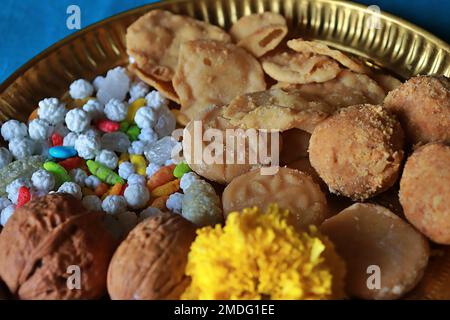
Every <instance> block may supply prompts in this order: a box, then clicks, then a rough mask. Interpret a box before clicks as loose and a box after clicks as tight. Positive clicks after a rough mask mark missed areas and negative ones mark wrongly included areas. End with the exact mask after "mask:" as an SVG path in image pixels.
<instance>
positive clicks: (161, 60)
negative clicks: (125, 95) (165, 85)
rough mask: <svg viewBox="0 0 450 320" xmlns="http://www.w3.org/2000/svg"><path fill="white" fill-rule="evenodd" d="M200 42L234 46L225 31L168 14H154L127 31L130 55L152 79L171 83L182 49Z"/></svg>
mask: <svg viewBox="0 0 450 320" xmlns="http://www.w3.org/2000/svg"><path fill="white" fill-rule="evenodd" d="M196 39H214V40H219V41H226V42H230V41H231V38H230V36H229V35H228V34H227V33H226V32H225V31H224V30H222V29H221V28H219V27H217V26H213V25H211V24H209V23H207V22H203V21H199V20H195V19H193V18H190V17H188V16H182V15H176V14H173V13H171V12H169V11H165V10H152V11H150V12H149V13H147V14H145V15H143V16H142V17H140V18H139V19H137V20H136V21H135V22H133V23H132V24H131V25H130V26H129V27H128V29H127V34H126V46H127V53H128V55H129V56H131V57H132V58H133V59H134V60H135V63H136V65H137V67H138V68H139V69H140V70H141V71H142V72H143V73H144V74H147V75H149V76H150V77H153V78H156V79H157V80H160V81H165V82H167V81H168V82H170V81H171V80H172V78H173V75H174V74H175V68H176V66H177V63H178V55H179V49H180V45H181V44H182V43H183V42H186V41H190V40H196Z"/></svg>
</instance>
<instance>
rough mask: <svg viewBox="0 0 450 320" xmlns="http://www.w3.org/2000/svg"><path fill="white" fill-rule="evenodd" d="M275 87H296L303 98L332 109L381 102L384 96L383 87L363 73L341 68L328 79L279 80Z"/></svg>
mask: <svg viewBox="0 0 450 320" xmlns="http://www.w3.org/2000/svg"><path fill="white" fill-rule="evenodd" d="M275 87H277V88H283V87H284V88H286V89H296V90H298V91H299V92H300V94H302V95H303V96H304V98H305V99H309V100H311V101H318V102H322V103H327V104H328V105H329V106H330V108H331V109H332V110H333V112H334V111H336V110H339V109H340V108H344V107H349V106H353V105H356V104H363V103H370V104H382V103H383V100H384V98H385V96H386V93H385V92H384V90H383V88H382V87H380V85H378V83H377V82H375V81H374V80H372V79H371V78H369V77H368V76H367V75H365V74H360V73H355V72H352V71H350V70H342V71H341V72H340V73H339V74H338V76H337V77H336V78H335V79H333V80H330V81H326V82H322V83H308V84H287V83H283V82H280V83H278V84H276V85H275Z"/></svg>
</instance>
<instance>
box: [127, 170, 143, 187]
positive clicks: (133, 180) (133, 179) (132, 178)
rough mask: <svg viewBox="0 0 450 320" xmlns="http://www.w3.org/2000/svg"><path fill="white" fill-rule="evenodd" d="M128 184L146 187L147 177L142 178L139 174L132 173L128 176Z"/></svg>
mask: <svg viewBox="0 0 450 320" xmlns="http://www.w3.org/2000/svg"><path fill="white" fill-rule="evenodd" d="M127 182H128V184H129V185H132V184H140V185H145V177H144V176H141V175H140V174H137V173H132V174H130V175H129V176H128V181H127Z"/></svg>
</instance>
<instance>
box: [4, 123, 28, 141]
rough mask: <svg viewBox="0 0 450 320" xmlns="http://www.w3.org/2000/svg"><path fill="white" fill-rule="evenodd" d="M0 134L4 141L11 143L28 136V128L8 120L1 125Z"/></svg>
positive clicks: (23, 124)
mask: <svg viewBox="0 0 450 320" xmlns="http://www.w3.org/2000/svg"><path fill="white" fill-rule="evenodd" d="M1 133H2V137H3V139H5V141H11V140H13V139H21V138H25V137H26V136H28V128H27V125H26V124H25V123H22V122H19V121H17V120H8V121H6V122H5V123H4V124H3V125H2V129H1Z"/></svg>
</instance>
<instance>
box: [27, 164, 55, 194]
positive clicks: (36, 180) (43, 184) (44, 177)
mask: <svg viewBox="0 0 450 320" xmlns="http://www.w3.org/2000/svg"><path fill="white" fill-rule="evenodd" d="M31 183H32V184H33V187H34V188H35V189H36V190H38V191H43V192H47V193H48V192H49V191H50V190H53V188H54V187H55V178H54V177H53V174H51V173H50V172H48V171H47V170H44V169H39V170H38V171H36V172H35V173H33V175H32V176H31Z"/></svg>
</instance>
